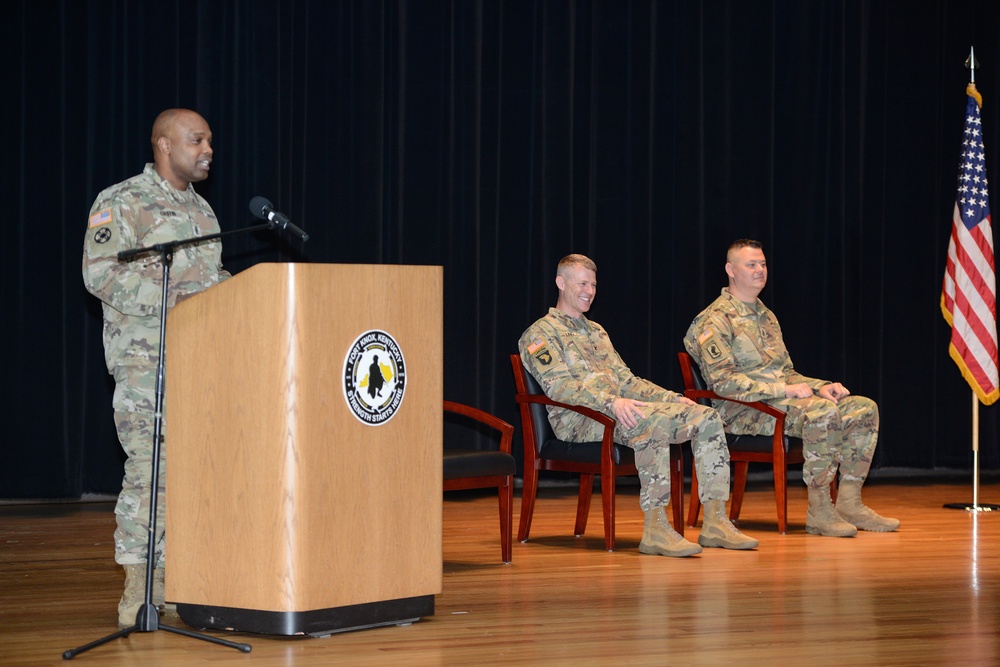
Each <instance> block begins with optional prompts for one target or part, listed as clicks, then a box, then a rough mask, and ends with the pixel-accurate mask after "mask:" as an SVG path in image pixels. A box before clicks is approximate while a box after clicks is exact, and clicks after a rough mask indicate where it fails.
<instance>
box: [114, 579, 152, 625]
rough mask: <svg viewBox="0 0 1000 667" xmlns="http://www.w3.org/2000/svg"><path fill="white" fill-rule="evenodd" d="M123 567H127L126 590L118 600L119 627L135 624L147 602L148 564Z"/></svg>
mask: <svg viewBox="0 0 1000 667" xmlns="http://www.w3.org/2000/svg"><path fill="white" fill-rule="evenodd" d="M122 567H124V568H125V592H124V593H122V599H121V601H119V602H118V627H120V628H127V627H129V626H131V625H134V624H135V617H136V615H137V614H138V613H139V609H140V608H141V607H142V605H143V603H145V602H146V564H145V563H136V564H134V565H123V566H122Z"/></svg>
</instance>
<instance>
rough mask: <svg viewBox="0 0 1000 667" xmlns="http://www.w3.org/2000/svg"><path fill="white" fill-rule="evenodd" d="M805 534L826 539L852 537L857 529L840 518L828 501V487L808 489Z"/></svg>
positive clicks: (830, 501)
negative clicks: (823, 536) (821, 536)
mask: <svg viewBox="0 0 1000 667" xmlns="http://www.w3.org/2000/svg"><path fill="white" fill-rule="evenodd" d="M806 532H807V533H812V534H813V535H826V536H827V537H854V536H855V535H857V534H858V529H857V528H855V527H854V526H853V525H852V524H849V523H847V522H846V521H844V520H843V519H841V518H840V515H839V514H837V511H836V510H834V509H833V501H832V500H830V487H829V486H821V487H819V488H816V489H814V488H813V487H811V486H810V487H809V510H808V511H807V512H806Z"/></svg>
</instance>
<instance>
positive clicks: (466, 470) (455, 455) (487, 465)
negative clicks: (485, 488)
mask: <svg viewBox="0 0 1000 667" xmlns="http://www.w3.org/2000/svg"><path fill="white" fill-rule="evenodd" d="M515 472H517V463H516V462H515V461H514V457H513V456H511V455H510V454H506V453H504V452H496V451H482V450H474V449H446V450H444V479H457V478H459V477H496V476H498V475H513V474H514V473H515Z"/></svg>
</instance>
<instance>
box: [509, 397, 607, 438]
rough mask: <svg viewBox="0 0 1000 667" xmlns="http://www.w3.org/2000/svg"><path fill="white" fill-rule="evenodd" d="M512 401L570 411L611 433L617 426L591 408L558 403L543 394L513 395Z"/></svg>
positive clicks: (601, 413) (604, 415)
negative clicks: (539, 404)
mask: <svg viewBox="0 0 1000 667" xmlns="http://www.w3.org/2000/svg"><path fill="white" fill-rule="evenodd" d="M514 400H515V401H517V402H518V403H541V404H542V405H551V406H552V407H554V408H562V409H563V410H572V411H573V412H578V413H580V414H581V415H583V416H584V417H589V418H591V419H593V420H594V421H595V422H597V423H599V424H600V425H601V426H603V427H604V428H608V427H610V428H611V430H612V432H614V430H615V426H617V425H618V422H616V421H615V420H614V419H612V418H611V417H609V416H607V415H606V414H604V413H603V412H598V411H597V410H594V409H592V408H588V407H586V406H583V405H571V404H570V403H560V402H559V401H554V400H552V399H551V398H549V397H548V396H545V395H544V394H515V395H514Z"/></svg>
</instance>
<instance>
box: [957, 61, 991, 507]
mask: <svg viewBox="0 0 1000 667" xmlns="http://www.w3.org/2000/svg"><path fill="white" fill-rule="evenodd" d="M976 64H977V63H976V51H975V48H974V47H971V46H970V47H969V59H968V60H967V61H966V63H965V65H966V67H968V68H969V83H971V84H972V85H973V86H975V83H976ZM945 507H946V508H948V509H957V510H966V511H969V512H994V511H997V510H1000V505H980V504H979V397H978V396H976V392H975V391H973V392H972V504H971V505H967V504H965V503H946V504H945Z"/></svg>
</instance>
